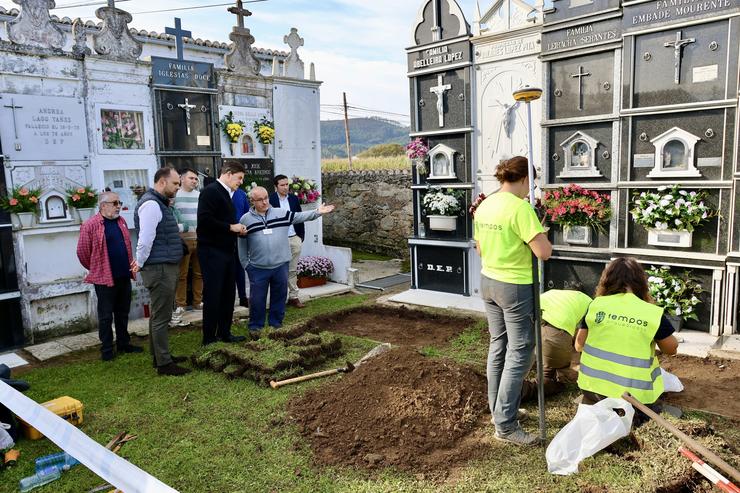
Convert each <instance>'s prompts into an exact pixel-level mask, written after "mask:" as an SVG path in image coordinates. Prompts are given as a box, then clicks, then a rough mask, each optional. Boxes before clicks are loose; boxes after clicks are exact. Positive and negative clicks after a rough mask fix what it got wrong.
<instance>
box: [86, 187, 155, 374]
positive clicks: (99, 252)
mask: <svg viewBox="0 0 740 493" xmlns="http://www.w3.org/2000/svg"><path fill="white" fill-rule="evenodd" d="M98 204H99V207H100V211H99V212H98V214H95V215H94V216H93V217H91V218H90V219H88V220H87V221H85V222H84V223H83V224H82V226H81V227H80V239H79V241H78V242H77V258H78V259H79V260H80V263H81V264H82V266H83V267H84V268H85V269H87V270H88V273H87V276H85V282H87V283H90V284H93V285H94V286H95V294H96V295H97V298H98V336H99V337H100V342H101V347H100V357H101V359H102V360H103V361H110V360H112V359H113V358H114V357H115V355H116V351H115V350H114V345H113V323H114V322H115V325H116V344H115V347H116V348H117V349H118V353H140V352H142V349H141V348H140V347H138V346H134V345H132V344H131V336H129V333H128V313H129V310H130V308H131V279H134V278H135V276H134V273H133V271H132V268H133V266H134V261H133V256H132V253H131V237H130V236H129V232H128V225H127V224H126V220H125V219H124V218H122V217H121V207H122V206H123V204H122V203H121V200H120V198H119V197H118V194H117V193H114V192H103V193H101V194H100V196H99V197H98Z"/></svg>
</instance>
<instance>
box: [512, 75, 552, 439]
mask: <svg viewBox="0 0 740 493" xmlns="http://www.w3.org/2000/svg"><path fill="white" fill-rule="evenodd" d="M513 96H514V99H515V100H516V101H524V102H525V103H526V104H527V122H528V125H527V136H528V138H529V159H528V160H527V161H528V162H529V203H530V204H531V205H532V209H534V208H535V205H536V203H537V201H536V200H535V198H534V173H535V167H534V144H533V143H532V107H531V106H530V102H531V101H534V100H537V99H539V98H540V97H541V96H542V90H541V89H536V88H531V87H525V88H524V89H520V90H518V91H516V92H514V95H513ZM532 291H533V293H532V296H533V300H534V303H533V305H534V308H533V309H534V313H533V314H532V315H533V317H532V318H533V320H534V342H535V357H536V360H537V407H538V410H539V425H540V441H541V442H542V444H543V445H544V443H545V440H546V439H547V433H546V431H547V430H546V428H545V382H544V379H545V378H544V377H545V376H544V370H543V367H542V332H541V329H540V326H541V313H540V273H539V259H538V258H537V256H536V255H535V254H534V252H533V253H532Z"/></svg>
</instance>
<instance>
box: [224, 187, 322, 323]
mask: <svg viewBox="0 0 740 493" xmlns="http://www.w3.org/2000/svg"><path fill="white" fill-rule="evenodd" d="M249 201H250V202H251V204H252V207H251V208H250V209H249V212H247V213H246V214H244V215H243V216H242V218H241V220H240V221H239V222H240V223H241V224H243V225H244V226H246V235H245V236H242V237H240V238H239V240H238V242H239V261H240V262H241V264H242V267H244V268H245V269H246V270H247V276H248V277H249V330H250V331H258V330H262V328H264V326H265V312H266V304H267V291H268V289H269V290H270V313H269V317H268V323H269V325H270V327H274V328H280V327H281V326H282V325H283V318H284V317H285V300H286V298H287V295H288V265H289V264H290V257H291V253H290V242H289V240H288V232H289V228H290V226H292V225H294V224H300V223H303V222H306V221H313V220H314V219H318V218H319V217H320V216H321V215H322V214H328V213H330V212H331V211H333V210H334V206H333V205H324V204H321V205H320V206H319V208H318V209H317V210H315V211H309V212H293V211H289V210H285V209H280V208H275V207H271V206H270V202H269V198H268V195H267V190H266V189H265V188H264V187H255V188H253V189H252V190H251V191H250V192H249Z"/></svg>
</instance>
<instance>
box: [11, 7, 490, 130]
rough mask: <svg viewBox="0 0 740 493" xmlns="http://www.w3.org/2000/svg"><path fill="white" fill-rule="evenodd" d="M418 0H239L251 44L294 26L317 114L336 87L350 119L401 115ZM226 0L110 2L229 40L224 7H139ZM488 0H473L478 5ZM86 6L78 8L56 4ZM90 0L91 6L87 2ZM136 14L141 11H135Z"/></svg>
mask: <svg viewBox="0 0 740 493" xmlns="http://www.w3.org/2000/svg"><path fill="white" fill-rule="evenodd" d="M423 1H424V0H266V1H259V2H254V3H252V2H250V3H246V2H245V5H244V6H245V7H246V8H248V9H249V10H251V11H252V16H251V17H249V18H247V19H246V26H247V27H249V29H250V30H251V32H252V35H253V36H254V37H255V38H256V41H255V46H257V47H260V48H271V49H279V50H286V51H287V50H289V48H288V46H287V45H286V44H284V43H283V36H284V35H286V34H288V33H289V32H290V28H291V27H295V28H297V29H298V34H300V36H301V37H302V38H304V40H305V41H304V46H303V47H302V48H300V49H299V50H298V53H299V55H300V56H301V58H302V59H303V61H304V63H305V64H306V68H307V69H308V66H309V63H311V62H313V63H315V64H316V78H317V79H319V80H321V81H323V82H324V83H323V85H322V87H321V104H322V114H321V117H322V119H338V118H341V109H340V108H338V106H339V105H341V104H342V93H343V92H346V93H347V102H348V104H349V105H350V106H356V107H361V108H365V109H369V110H373V111H372V112H368V111H362V110H353V111H351V113H350V117H353V116H355V117H357V116H380V117H384V118H388V119H394V120H398V121H401V122H403V123H406V124H407V123H408V121H409V117H408V114H409V103H408V97H409V81H408V78H407V77H406V53H405V48H407V47H408V46H409V45H411V29H412V28H413V24H414V21H415V19H416V14H417V11H418V9H419V7H420V6H421V5H422V3H423ZM106 3H107V2H105V1H95V0H56V7H57V8H56V9H54V10H52V14H55V15H58V16H60V17H64V16H68V17H70V18H72V19H74V18H75V17H82V18H83V19H85V20H88V19H90V20H94V21H98V19H97V18H96V17H95V9H97V8H98V7H100V6H102V5H105V4H106ZM226 3H228V0H177V1H173V0H126V1H122V0H117V1H116V6H117V7H119V8H121V9H123V10H126V11H128V12H130V13H132V14H133V22H131V24H130V26H131V27H135V28H137V29H146V30H147V31H157V32H164V28H165V26H174V21H173V19H174V17H180V18H181V19H182V27H183V29H186V30H189V31H192V32H193V37H194V38H202V39H209V40H212V41H222V42H225V41H229V38H228V34H229V32H230V31H231V27H232V26H233V25H235V24H236V17H235V16H234V15H233V14H230V13H228V12H227V11H226V9H227V8H228V7H227V6H218V7H212V8H203V9H193V10H183V11H176V12H162V13H143V12H149V11H153V10H164V9H173V8H181V7H195V6H202V5H213V4H226ZM458 3H459V4H460V7H461V8H462V10H463V13H464V14H465V18H466V20H467V21H468V23H469V24H472V22H473V17H474V8H475V0H458ZM492 3H493V0H480V4H481V10H482V11H485V10H486V9H487V8H488V7H489V6H490V5H491V4H492ZM80 4H88V5H87V6H84V7H75V8H60V7H64V6H68V5H80ZM89 4H94V5H89ZM0 5H1V6H3V7H5V8H6V9H10V8H17V7H18V5H17V4H15V3H13V2H12V1H11V0H0ZM139 12H141V13H139Z"/></svg>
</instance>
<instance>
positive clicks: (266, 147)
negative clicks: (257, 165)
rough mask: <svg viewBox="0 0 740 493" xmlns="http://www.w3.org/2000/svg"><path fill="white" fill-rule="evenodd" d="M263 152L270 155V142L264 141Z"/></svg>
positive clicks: (266, 155) (267, 155)
mask: <svg viewBox="0 0 740 493" xmlns="http://www.w3.org/2000/svg"><path fill="white" fill-rule="evenodd" d="M262 154H264V156H265V157H270V144H265V143H264V142H263V143H262Z"/></svg>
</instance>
